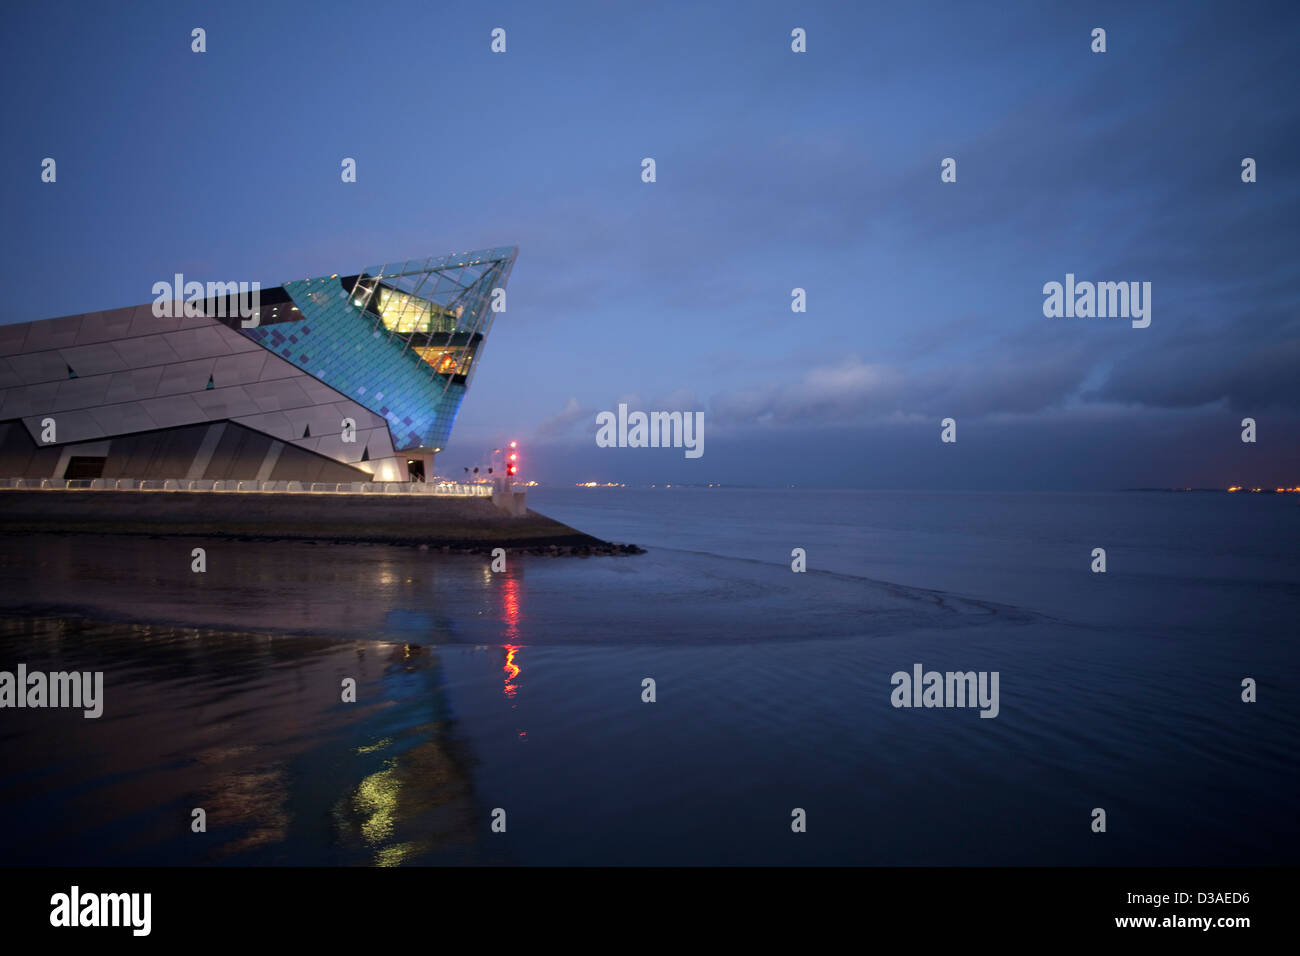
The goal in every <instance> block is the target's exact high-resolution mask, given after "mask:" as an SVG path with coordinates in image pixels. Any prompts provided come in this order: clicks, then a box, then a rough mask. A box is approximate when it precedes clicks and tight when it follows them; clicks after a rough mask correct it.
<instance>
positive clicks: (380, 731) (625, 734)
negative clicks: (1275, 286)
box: [0, 488, 1300, 865]
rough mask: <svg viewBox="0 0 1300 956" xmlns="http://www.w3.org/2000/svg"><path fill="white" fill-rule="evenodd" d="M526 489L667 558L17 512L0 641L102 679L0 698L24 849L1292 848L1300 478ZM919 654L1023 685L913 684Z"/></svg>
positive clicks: (783, 859) (365, 860) (320, 855)
mask: <svg viewBox="0 0 1300 956" xmlns="http://www.w3.org/2000/svg"><path fill="white" fill-rule="evenodd" d="M529 503H530V505H531V506H532V507H533V508H535V509H536V510H539V511H541V512H543V513H545V514H548V515H551V516H553V517H555V518H558V519H560V520H562V521H566V522H568V523H570V524H573V525H574V526H576V527H578V528H580V529H581V530H583V531H587V532H589V533H592V534H595V535H597V536H599V537H602V538H608V539H612V540H617V541H631V542H635V543H637V544H641V545H643V546H645V547H647V548H649V552H648V553H647V554H645V555H641V556H636V557H622V558H590V559H576V558H574V559H553V558H541V557H510V558H508V567H507V570H506V571H505V572H502V573H498V574H494V573H492V572H491V571H490V570H489V568H488V562H487V560H486V559H481V558H476V557H462V556H452V555H446V556H444V555H440V554H436V553H429V552H420V551H416V550H413V549H404V548H391V547H377V546H314V545H306V544H290V543H280V544H274V543H264V542H251V541H247V542H211V543H208V544H207V549H208V553H207V563H208V570H207V571H206V572H205V573H204V574H195V573H193V572H192V571H191V570H190V560H191V559H190V549H191V548H192V547H194V546H195V543H196V542H194V541H192V540H179V539H176V540H165V539H106V538H88V537H77V536H63V537H59V536H50V537H45V538H39V539H33V538H5V537H0V611H2V613H3V623H2V625H0V669H4V670H13V669H14V668H15V667H16V665H17V664H18V663H19V662H23V663H25V664H26V665H27V667H28V668H29V670H36V669H45V670H69V669H76V670H102V671H103V672H104V688H105V689H104V698H105V701H104V715H103V716H102V717H101V718H99V719H97V720H88V719H85V718H83V717H82V716H81V715H80V712H69V711H51V710H10V709H6V710H3V711H0V757H2V758H3V759H0V784H2V786H0V813H3V817H4V819H5V820H6V826H4V827H3V828H0V862H4V863H77V864H80V863H123V864H151V863H167V864H173V863H176V864H185V863H196V864H198V863H203V864H212V863H218V864H220V863H231V864H329V863H338V864H362V865H371V864H375V865H390V864H399V863H415V864H420V863H439V864H441V863H488V864H509V863H522V864H647V863H648V864H699V863H706V864H709V863H744V864H751V863H752V864H789V863H794V864H805V863H826V864H1048V865H1052V864H1062V865H1077V864H1172V865H1178V864H1232V863H1243V864H1267V863H1275V864H1294V863H1295V862H1296V860H1297V856H1298V852H1297V851H1298V850H1300V827H1298V824H1297V815H1296V811H1295V807H1296V799H1297V796H1298V795H1300V761H1298V760H1297V757H1296V752H1295V741H1296V740H1297V739H1300V734H1298V733H1297V731H1300V693H1298V692H1300V652H1298V651H1297V648H1296V643H1295V634H1296V622H1297V621H1300V548H1298V547H1297V541H1300V496H1273V495H1267V496H1265V495H1232V496H1229V495H1215V494H1196V493H1190V494H1167V493H1107V494H1041V495H1026V494H1015V495H1001V494H951V493H948V494H923V493H901V492H899V493H877V492H852V491H845V492H835V491H803V490H794V489H790V490H772V491H762V490H745V489H726V488H723V489H681V488H672V489H653V490H631V489H541V490H535V491H534V492H532V493H531V494H530V502H529ZM795 548H801V549H804V551H805V552H806V556H807V557H806V560H807V567H808V571H807V573H804V574H796V573H793V572H792V571H791V569H790V563H791V560H792V559H791V551H792V550H793V549H795ZM1094 548H1104V549H1105V552H1106V564H1107V570H1106V573H1105V574H1094V573H1092V572H1091V571H1090V565H1091V564H1092V561H1093V558H1092V551H1093V549H1094ZM915 664H920V665H922V666H923V668H924V669H925V670H927V671H928V670H937V671H941V672H946V671H972V670H973V671H985V672H993V671H996V672H998V675H999V693H1000V700H999V712H998V715H997V717H995V718H992V719H985V718H981V717H980V716H979V711H978V710H977V709H975V708H955V707H954V708H895V707H894V706H892V705H891V700H890V698H891V691H892V690H893V687H892V685H891V675H892V674H893V673H894V672H896V671H906V672H909V673H910V672H911V670H912V668H913V665H915ZM348 678H351V679H352V680H355V682H356V685H357V700H356V702H355V703H344V702H342V701H341V700H340V688H341V686H342V682H343V681H344V680H345V679H348ZM646 678H650V679H652V680H653V681H654V682H655V683H654V687H655V696H656V700H655V701H654V702H653V703H646V702H643V700H642V693H643V681H644V680H645V679H646ZM1245 678H1252V679H1253V680H1254V681H1256V682H1257V696H1258V700H1257V701H1256V702H1254V703H1245V702H1243V701H1242V696H1241V695H1242V681H1243V679H1245ZM196 808H201V809H203V810H204V812H205V814H206V832H201V833H196V832H194V830H193V828H192V823H191V821H192V820H193V818H194V810H195V809H196ZM1095 808H1102V809H1104V810H1105V813H1106V832H1104V833H1096V832H1093V829H1092V822H1093V811H1094V809H1095ZM796 809H798V810H802V811H803V812H804V815H805V816H806V821H807V829H806V832H803V833H795V832H792V829H791V820H792V813H793V812H794V811H795V810H796ZM494 819H495V820H497V821H502V820H504V824H505V832H497V830H495V829H494V827H493V821H494ZM499 826H500V823H499V822H498V829H499Z"/></svg>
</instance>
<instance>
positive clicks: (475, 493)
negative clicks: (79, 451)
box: [0, 478, 492, 498]
mask: <svg viewBox="0 0 1300 956" xmlns="http://www.w3.org/2000/svg"><path fill="white" fill-rule="evenodd" d="M4 489H32V490H43V491H160V492H165V491H206V492H214V493H223V494H239V493H245V494H247V493H250V492H256V493H258V494H267V493H278V494H290V495H433V496H444V497H452V498H490V497H491V496H492V485H489V484H462V483H458V482H450V481H427V482H426V481H338V482H335V481H256V480H251V479H245V480H236V479H225V480H218V479H211V478H152V479H138V478H0V490H4Z"/></svg>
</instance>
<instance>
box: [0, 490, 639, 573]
mask: <svg viewBox="0 0 1300 956" xmlns="http://www.w3.org/2000/svg"><path fill="white" fill-rule="evenodd" d="M31 534H45V535H114V536H128V537H164V538H208V539H216V540H220V541H303V542H317V543H325V544H378V545H398V546H407V547H415V548H419V549H420V550H427V551H438V552H441V553H451V554H490V553H491V552H492V550H493V549H495V548H505V549H506V550H507V551H508V552H509V551H513V552H515V553H524V554H538V555H551V556H557V557H558V556H566V557H567V556H576V557H591V556H595V555H626V554H643V553H644V549H642V548H640V547H638V546H637V545H634V544H616V543H613V542H610V541H602V540H601V539H599V538H596V537H594V536H593V535H589V534H586V533H585V532H582V531H579V530H577V529H576V528H572V527H570V526H569V525H566V524H562V523H561V522H559V521H556V520H555V519H553V518H548V517H547V516H546V515H543V514H539V513H538V512H536V511H532V510H531V509H529V510H525V511H524V512H523V513H522V514H518V515H515V514H508V513H506V512H504V511H502V510H500V509H499V508H498V507H496V506H495V505H494V504H493V503H492V501H491V499H487V498H458V497H457V498H452V497H447V498H440V497H419V498H416V497H409V498H408V497H403V496H396V495H394V496H374V495H360V494H357V495H352V494H346V493H337V494H328V495H324V494H323V495H320V496H314V495H293V496H286V495H280V494H273V493H265V494H264V493H259V492H241V493H238V494H234V493H231V494H218V493H213V492H189V491H168V492H129V491H128V492H122V491H80V490H78V491H50V490H37V489H32V490H27V489H4V490H0V535H3V536H17V535H31Z"/></svg>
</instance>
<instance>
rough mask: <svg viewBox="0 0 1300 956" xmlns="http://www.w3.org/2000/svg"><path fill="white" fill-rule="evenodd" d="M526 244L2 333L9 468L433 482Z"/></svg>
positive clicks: (63, 474) (35, 472)
mask: <svg viewBox="0 0 1300 956" xmlns="http://www.w3.org/2000/svg"><path fill="white" fill-rule="evenodd" d="M515 254H516V249H515V248H514V247H504V248H499V249H489V250H483V251H479V252H471V253H466V254H463V255H449V256H442V257H438V258H433V259H419V260H411V261H409V262H399V263H391V264H388V265H383V266H372V267H368V268H366V269H363V270H361V271H360V272H359V273H356V274H354V275H349V276H339V275H331V276H328V277H325V278H317V279H304V280H302V281H299V282H286V283H285V284H284V285H282V286H278V287H276V288H273V289H263V290H261V291H260V294H259V297H258V300H257V306H256V310H255V314H254V315H252V316H251V317H244V316H241V315H240V305H241V301H240V299H241V297H240V296H239V294H238V292H236V291H233V290H232V291H230V292H228V293H226V294H223V295H221V296H216V297H210V298H200V297H196V298H195V299H194V300H193V301H191V302H189V303H187V304H186V305H187V307H186V308H183V309H182V308H176V309H166V310H162V311H166V312H171V313H172V315H171V316H170V317H166V316H164V317H162V318H159V317H158V316H157V315H156V313H157V312H158V311H160V310H159V309H158V308H157V303H156V302H155V303H151V304H149V305H141V306H135V307H131V308H124V309H112V310H109V311H106V312H88V313H85V314H82V315H70V316H66V317H64V318H59V319H46V320H44V321H40V322H28V323H22V324H17V325H7V326H0V478H10V477H13V478H136V479H157V478H177V479H186V478H188V479H256V480H261V481H279V480H285V479H288V480H297V481H322V482H329V481H339V482H343V481H367V480H372V479H373V480H378V481H409V480H420V479H423V478H426V477H432V475H433V459H434V456H435V455H436V454H437V453H438V452H440V451H442V450H443V449H444V448H445V447H446V446H447V443H448V441H449V439H450V436H451V428H452V425H453V423H454V422H455V420H456V412H457V411H458V410H459V408H460V403H461V401H462V400H463V399H464V397H465V392H466V390H467V389H468V388H469V383H470V381H471V379H472V378H473V375H474V370H475V368H476V367H477V365H478V363H479V362H480V361H481V360H482V355H483V345H484V342H485V340H486V338H487V334H488V332H489V331H490V329H491V327H492V317H493V315H494V309H493V305H494V303H495V302H497V301H499V300H500V299H501V298H502V297H503V296H504V289H505V285H506V281H507V279H508V278H509V276H510V270H511V268H512V267H513V265H514V261H515ZM231 285H233V284H231ZM206 288H208V289H210V288H211V287H210V286H209V287H206ZM178 294H179V292H178ZM168 304H169V305H170V304H171V303H168ZM242 304H243V305H245V309H244V311H245V312H247V311H248V309H247V302H246V301H245V302H244V303H242ZM176 305H178V306H179V305H180V303H176ZM177 312H186V313H188V312H194V313H199V314H181V315H176V314H175V313H177Z"/></svg>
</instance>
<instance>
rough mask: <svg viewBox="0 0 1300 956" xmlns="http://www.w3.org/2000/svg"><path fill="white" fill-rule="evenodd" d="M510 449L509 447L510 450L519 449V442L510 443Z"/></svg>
mask: <svg viewBox="0 0 1300 956" xmlns="http://www.w3.org/2000/svg"><path fill="white" fill-rule="evenodd" d="M510 447H511V448H518V447H519V442H517V441H512V442H511V443H510Z"/></svg>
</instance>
